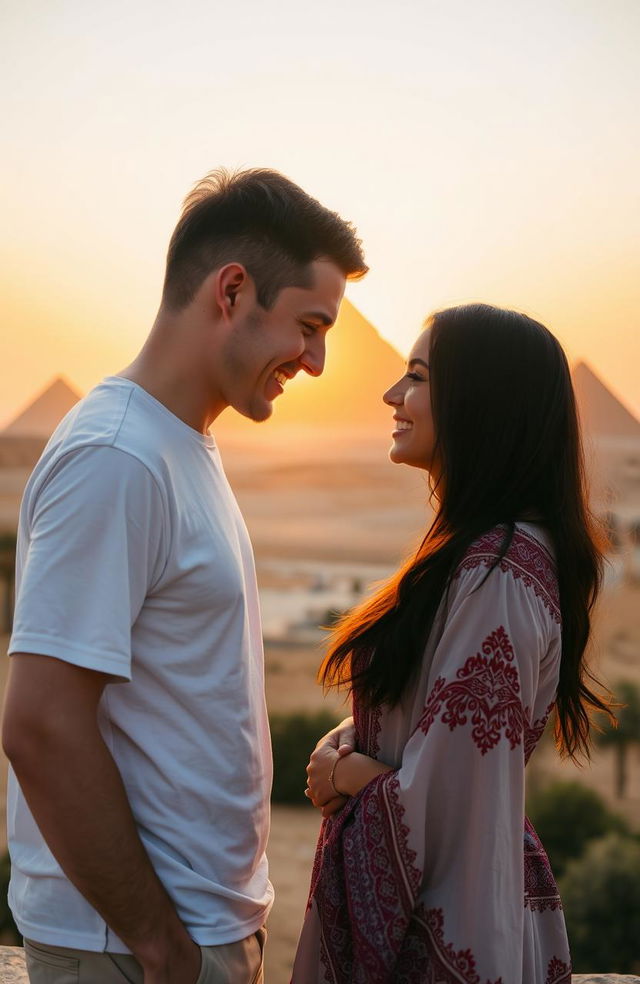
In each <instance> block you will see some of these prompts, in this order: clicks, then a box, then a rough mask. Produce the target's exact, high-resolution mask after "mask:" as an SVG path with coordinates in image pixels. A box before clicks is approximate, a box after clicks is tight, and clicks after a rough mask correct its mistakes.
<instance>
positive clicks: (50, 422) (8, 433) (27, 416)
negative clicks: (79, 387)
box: [1, 376, 81, 441]
mask: <svg viewBox="0 0 640 984" xmlns="http://www.w3.org/2000/svg"><path fill="white" fill-rule="evenodd" d="M80 395H81V394H80V393H78V392H77V391H76V390H75V389H74V388H73V386H71V384H70V383H68V382H67V381H66V380H65V379H63V377H62V376H58V377H57V378H56V379H54V380H53V382H52V383H49V385H48V386H47V387H46V388H45V389H44V390H42V392H41V393H39V394H38V395H37V396H36V397H34V398H33V400H32V401H31V402H30V403H29V405H28V406H27V407H26V408H25V409H24V410H22V411H21V412H20V413H19V414H18V416H17V417H15V418H14V420H12V421H11V423H10V424H8V425H7V426H6V427H5V429H4V430H3V431H2V432H1V433H2V436H3V437H12V438H13V437H16V438H17V437H28V438H42V439H44V440H45V441H46V440H48V439H49V437H50V436H51V434H52V433H53V431H54V430H55V428H56V427H57V426H58V424H59V423H60V421H61V420H62V418H63V417H64V416H65V414H67V413H68V412H69V410H71V408H72V407H73V406H75V404H76V403H77V402H78V400H79V399H80Z"/></svg>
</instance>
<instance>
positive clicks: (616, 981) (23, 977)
mask: <svg viewBox="0 0 640 984" xmlns="http://www.w3.org/2000/svg"><path fill="white" fill-rule="evenodd" d="M571 980H572V984H640V977H633V976H629V975H627V976H625V975H620V974H574V976H573V977H572V979H571ZM0 984H28V978H27V969H26V967H25V964H24V950H23V949H22V947H19V946H0Z"/></svg>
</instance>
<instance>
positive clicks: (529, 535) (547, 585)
mask: <svg viewBox="0 0 640 984" xmlns="http://www.w3.org/2000/svg"><path fill="white" fill-rule="evenodd" d="M508 536H509V529H508V527H507V526H506V525H499V526H495V527H494V528H493V529H491V530H488V531H487V532H486V533H483V535H482V536H480V537H478V539H477V540H475V541H474V542H473V543H472V544H471V545H470V546H469V547H468V548H467V550H466V552H465V554H464V556H463V558H462V560H461V561H460V563H459V564H458V567H457V568H456V571H455V574H454V576H453V581H454V582H455V581H457V580H461V579H463V578H464V580H471V581H474V582H475V581H477V582H478V584H482V583H484V582H485V581H486V583H487V584H489V582H490V581H491V578H487V574H488V572H491V573H492V578H493V577H495V575H497V576H498V577H499V578H501V579H505V580H506V582H507V583H512V582H513V583H514V584H516V583H517V584H518V585H519V586H520V587H521V588H524V589H525V590H526V591H527V592H529V591H531V592H533V593H534V594H535V595H536V597H537V598H538V599H539V600H540V601H542V603H543V604H544V606H545V607H546V608H547V609H548V610H549V612H550V614H551V615H552V616H553V619H554V621H557V622H559V621H560V597H559V591H558V578H557V572H556V565H555V560H554V556H553V546H552V543H551V540H550V537H549V535H548V534H547V532H546V530H544V528H543V527H541V526H540V525H539V524H537V523H531V522H519V523H516V525H515V529H514V531H513V535H512V537H511V540H510V542H508ZM507 542H508V546H507V549H506V551H505V544H506V543H507ZM493 583H494V584H495V580H494V582H493Z"/></svg>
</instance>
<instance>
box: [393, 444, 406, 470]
mask: <svg viewBox="0 0 640 984" xmlns="http://www.w3.org/2000/svg"><path fill="white" fill-rule="evenodd" d="M389 460H390V461H393V463H394V465H404V464H406V461H405V457H404V455H403V453H402V451H401V450H400V448H399V447H398V446H397V445H396V443H395V442H394V443H393V444H392V445H391V447H390V448H389Z"/></svg>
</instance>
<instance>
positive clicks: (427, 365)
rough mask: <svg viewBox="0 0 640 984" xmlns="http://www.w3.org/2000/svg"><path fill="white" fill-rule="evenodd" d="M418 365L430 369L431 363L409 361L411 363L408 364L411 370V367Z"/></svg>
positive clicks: (420, 360) (417, 360)
mask: <svg viewBox="0 0 640 984" xmlns="http://www.w3.org/2000/svg"><path fill="white" fill-rule="evenodd" d="M416 365H420V366H424V367H425V369H428V368H429V363H428V362H425V361H424V359H409V362H408V363H407V366H408V368H409V369H411V366H416Z"/></svg>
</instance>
